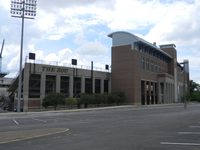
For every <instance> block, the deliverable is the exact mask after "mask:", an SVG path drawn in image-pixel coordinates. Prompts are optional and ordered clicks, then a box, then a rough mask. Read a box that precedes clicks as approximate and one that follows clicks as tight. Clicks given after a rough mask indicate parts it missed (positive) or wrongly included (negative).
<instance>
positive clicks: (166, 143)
mask: <svg viewBox="0 0 200 150" xmlns="http://www.w3.org/2000/svg"><path fill="white" fill-rule="evenodd" d="M160 144H162V145H184V146H200V143H176V142H160Z"/></svg>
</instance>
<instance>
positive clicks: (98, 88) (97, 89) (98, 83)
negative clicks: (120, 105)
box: [95, 79, 101, 93]
mask: <svg viewBox="0 0 200 150" xmlns="http://www.w3.org/2000/svg"><path fill="white" fill-rule="evenodd" d="M95 93H101V80H100V79H95Z"/></svg>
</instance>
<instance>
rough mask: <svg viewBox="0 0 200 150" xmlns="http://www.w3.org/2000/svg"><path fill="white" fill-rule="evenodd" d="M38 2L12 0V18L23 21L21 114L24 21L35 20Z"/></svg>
mask: <svg viewBox="0 0 200 150" xmlns="http://www.w3.org/2000/svg"><path fill="white" fill-rule="evenodd" d="M36 3H37V0H11V10H10V13H11V16H12V17H16V18H21V19H22V26H21V49H20V65H19V83H18V101H17V111H18V112H20V102H21V85H22V75H21V74H22V59H23V37H24V19H34V17H35V16H36V5H37V4H36Z"/></svg>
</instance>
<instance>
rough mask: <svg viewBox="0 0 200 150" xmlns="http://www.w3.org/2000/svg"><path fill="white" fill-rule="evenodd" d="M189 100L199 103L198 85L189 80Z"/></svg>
mask: <svg viewBox="0 0 200 150" xmlns="http://www.w3.org/2000/svg"><path fill="white" fill-rule="evenodd" d="M190 100H191V101H199V102H200V84H198V83H196V82H194V81H193V80H190Z"/></svg>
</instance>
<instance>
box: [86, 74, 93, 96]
mask: <svg viewBox="0 0 200 150" xmlns="http://www.w3.org/2000/svg"><path fill="white" fill-rule="evenodd" d="M85 93H88V94H89V93H92V82H91V78H85Z"/></svg>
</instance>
